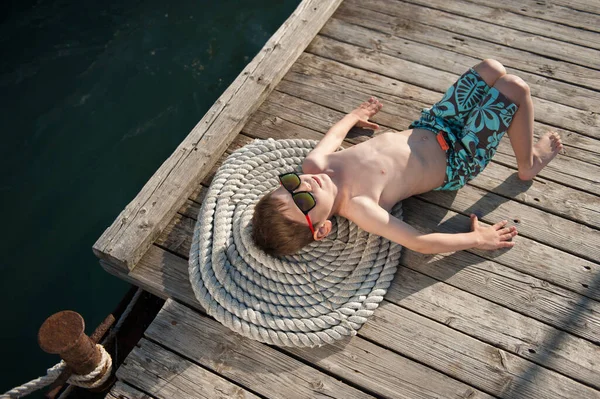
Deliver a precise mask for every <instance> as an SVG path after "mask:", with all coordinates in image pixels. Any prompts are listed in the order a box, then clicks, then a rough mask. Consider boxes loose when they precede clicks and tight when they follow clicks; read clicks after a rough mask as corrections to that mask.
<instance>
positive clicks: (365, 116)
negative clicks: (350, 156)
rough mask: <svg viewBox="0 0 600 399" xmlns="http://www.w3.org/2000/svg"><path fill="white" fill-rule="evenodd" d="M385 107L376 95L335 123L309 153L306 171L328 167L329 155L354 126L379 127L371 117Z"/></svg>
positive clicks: (314, 171) (318, 171)
mask: <svg viewBox="0 0 600 399" xmlns="http://www.w3.org/2000/svg"><path fill="white" fill-rule="evenodd" d="M382 107H383V105H382V104H381V102H379V100H377V99H376V98H374V97H371V98H370V99H369V100H368V101H365V102H364V103H362V104H361V105H360V106H359V107H358V108H356V109H355V110H353V111H352V112H350V113H349V114H347V115H346V116H344V117H343V118H342V119H341V120H340V121H338V122H337V123H336V124H335V125H333V126H332V127H331V128H330V129H329V131H327V133H326V134H325V137H323V138H322V139H321V141H319V144H317V146H316V147H315V148H314V149H313V150H312V151H311V152H310V153H309V154H308V156H307V157H306V158H305V159H304V162H303V163H302V170H303V171H304V173H320V172H322V171H323V170H324V169H325V168H326V167H325V165H326V157H327V155H329V154H331V153H333V152H335V151H336V150H337V149H338V148H339V146H340V145H341V144H342V141H344V139H345V138H346V135H347V134H348V132H349V131H350V129H352V128H353V127H354V126H358V127H362V128H370V129H374V130H375V129H379V126H378V125H377V124H376V123H373V122H370V121H369V118H370V117H372V116H373V115H375V114H376V113H377V112H379V110H380V109H381V108H382Z"/></svg>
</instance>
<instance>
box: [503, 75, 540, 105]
mask: <svg viewBox="0 0 600 399" xmlns="http://www.w3.org/2000/svg"><path fill="white" fill-rule="evenodd" d="M494 87H495V88H496V89H498V91H499V92H500V93H502V94H504V95H505V96H506V97H508V98H509V99H510V100H512V101H513V102H515V103H516V104H517V105H519V104H521V103H522V102H523V101H525V100H526V99H527V98H528V97H529V96H530V94H531V93H530V90H529V85H528V84H527V83H525V81H524V80H523V79H521V78H520V77H518V76H515V75H504V76H502V77H501V78H500V79H498V80H497V81H496V84H495V85H494Z"/></svg>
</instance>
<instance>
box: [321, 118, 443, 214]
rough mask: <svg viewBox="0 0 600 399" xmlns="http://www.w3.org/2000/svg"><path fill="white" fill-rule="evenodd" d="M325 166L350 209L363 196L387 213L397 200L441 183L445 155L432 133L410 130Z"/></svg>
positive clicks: (364, 145)
mask: <svg viewBox="0 0 600 399" xmlns="http://www.w3.org/2000/svg"><path fill="white" fill-rule="evenodd" d="M328 164H329V169H330V170H331V172H332V173H335V174H336V175H337V179H338V181H340V182H341V186H342V187H343V189H344V194H343V195H344V196H345V197H346V199H347V201H346V202H347V203H348V205H349V207H350V208H351V207H352V206H351V202H352V199H353V198H358V197H362V198H365V197H366V198H369V199H371V200H373V201H374V202H375V203H377V204H379V205H380V206H381V207H382V208H384V209H386V210H388V211H389V210H391V208H392V207H393V206H394V204H396V203H397V202H398V201H401V200H403V199H405V198H408V197H410V196H413V195H416V194H420V193H424V192H427V191H430V190H433V189H434V188H437V187H439V186H440V185H442V184H443V182H444V178H445V173H446V172H445V171H446V153H445V152H444V151H443V150H442V149H441V148H440V146H439V144H438V143H437V141H436V138H435V134H434V133H433V132H431V131H428V130H424V129H411V130H405V131H403V132H388V133H382V134H379V135H377V136H375V137H374V138H372V139H370V140H367V141H365V142H363V143H360V144H358V145H356V146H354V147H352V148H349V149H346V150H344V151H340V152H336V153H334V154H331V155H330V156H329V159H328Z"/></svg>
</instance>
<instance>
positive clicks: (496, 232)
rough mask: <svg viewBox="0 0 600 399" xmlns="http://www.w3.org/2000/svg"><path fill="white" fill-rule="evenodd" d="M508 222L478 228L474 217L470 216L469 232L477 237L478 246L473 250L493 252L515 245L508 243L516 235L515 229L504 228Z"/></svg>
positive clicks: (477, 222) (513, 227) (511, 242)
mask: <svg viewBox="0 0 600 399" xmlns="http://www.w3.org/2000/svg"><path fill="white" fill-rule="evenodd" d="M507 223H508V222H507V221H506V220H503V221H502V222H498V223H496V224H495V225H493V226H480V225H479V221H478V220H477V216H476V215H471V231H473V232H475V233H477V234H478V236H479V242H480V244H479V245H477V246H476V247H475V248H478V249H486V250H490V251H493V250H495V249H500V248H512V247H513V246H514V245H515V243H514V242H513V241H509V240H510V239H512V238H513V237H514V236H516V235H517V228H516V227H515V226H512V227H504V226H506V224H507Z"/></svg>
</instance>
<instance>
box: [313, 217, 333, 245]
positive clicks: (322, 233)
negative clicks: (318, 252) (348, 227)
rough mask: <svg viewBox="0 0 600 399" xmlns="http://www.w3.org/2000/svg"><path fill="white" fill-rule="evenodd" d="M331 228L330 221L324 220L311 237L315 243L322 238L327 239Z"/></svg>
mask: <svg viewBox="0 0 600 399" xmlns="http://www.w3.org/2000/svg"><path fill="white" fill-rule="evenodd" d="M332 227H333V225H332V223H331V220H326V221H324V222H323V223H321V225H320V226H319V227H317V228H316V229H315V234H314V235H313V238H314V239H315V241H321V240H322V239H323V238H325V237H327V236H328V235H329V233H331V228H332Z"/></svg>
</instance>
